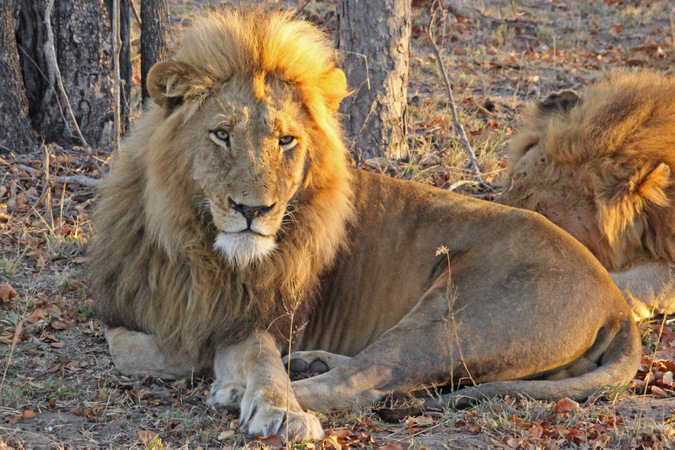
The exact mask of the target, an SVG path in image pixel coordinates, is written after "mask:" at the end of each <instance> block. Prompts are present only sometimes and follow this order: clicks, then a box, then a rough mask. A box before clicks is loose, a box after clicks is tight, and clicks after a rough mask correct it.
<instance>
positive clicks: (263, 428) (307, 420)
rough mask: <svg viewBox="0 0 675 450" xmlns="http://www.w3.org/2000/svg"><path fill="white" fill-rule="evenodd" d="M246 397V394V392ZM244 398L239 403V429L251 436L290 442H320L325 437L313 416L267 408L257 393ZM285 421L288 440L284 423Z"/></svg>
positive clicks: (299, 411) (282, 409)
mask: <svg viewBox="0 0 675 450" xmlns="http://www.w3.org/2000/svg"><path fill="white" fill-rule="evenodd" d="M247 394H248V392H247ZM247 394H245V395H244V399H243V400H242V403H241V416H240V419H239V426H240V427H241V428H242V429H243V430H245V431H246V432H247V433H248V434H251V435H254V436H272V435H277V434H278V435H281V436H282V437H286V438H287V439H288V440H289V441H296V442H297V441H305V440H316V439H321V438H323V436H324V433H323V427H322V426H321V422H320V421H319V419H317V418H316V417H315V416H313V415H311V414H309V413H306V412H304V411H302V410H298V411H288V410H287V409H286V408H281V407H278V406H270V405H268V404H266V403H268V402H266V401H265V398H264V397H263V396H262V395H261V394H260V392H257V393H254V394H252V395H250V396H249V395H247ZM287 421H288V436H285V434H286V422H287Z"/></svg>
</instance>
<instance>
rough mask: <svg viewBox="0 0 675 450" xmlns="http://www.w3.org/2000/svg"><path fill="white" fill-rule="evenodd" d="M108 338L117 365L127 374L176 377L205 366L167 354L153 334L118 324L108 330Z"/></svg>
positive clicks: (190, 373) (197, 370)
mask: <svg viewBox="0 0 675 450" xmlns="http://www.w3.org/2000/svg"><path fill="white" fill-rule="evenodd" d="M105 338H106V341H107V342H108V347H109V348H110V354H111V356H112V360H113V363H114V364H115V367H116V368H117V370H119V371H120V372H121V373H123V374H124V375H130V376H146V375H150V376H153V377H157V378H164V379H169V380H174V379H178V378H186V377H189V376H190V375H193V374H195V373H199V372H201V371H202V369H203V368H202V367H199V366H198V364H196V363H197V362H196V361H188V360H185V359H180V358H177V357H174V356H171V357H170V356H168V355H166V354H165V353H164V352H162V350H161V349H160V347H159V345H157V341H156V340H155V337H154V336H152V335H150V334H146V333H141V332H138V331H131V330H129V329H127V328H124V327H117V328H109V329H107V330H106V331H105Z"/></svg>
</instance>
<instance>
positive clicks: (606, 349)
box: [292, 266, 639, 410]
mask: <svg viewBox="0 0 675 450" xmlns="http://www.w3.org/2000/svg"><path fill="white" fill-rule="evenodd" d="M469 267H471V266H469ZM455 270H456V273H458V275H457V276H456V278H457V279H456V280H453V286H448V277H447V273H446V275H444V276H442V277H440V278H439V279H438V280H437V281H436V283H435V284H434V286H433V287H432V288H431V289H430V290H429V291H427V293H425V294H424V296H422V298H421V299H420V300H419V302H418V303H417V304H416V305H415V307H414V308H413V309H412V310H411V311H410V312H409V313H408V314H407V315H406V316H405V317H404V318H403V319H401V321H400V322H398V323H397V324H396V325H395V326H394V327H392V328H391V329H389V330H388V331H386V332H385V333H383V334H382V335H381V336H379V337H378V338H377V339H376V340H375V341H374V342H373V343H372V344H371V345H370V346H368V347H367V348H365V349H364V350H363V351H361V352H360V353H358V354H357V355H356V356H354V357H353V358H352V359H351V360H349V361H347V362H345V363H344V364H342V365H341V366H339V367H336V368H335V369H333V370H330V371H329V372H326V373H324V374H322V375H318V376H316V377H313V378H307V379H304V380H299V381H295V382H293V383H292V386H293V391H294V393H295V395H296V398H297V399H298V401H299V402H300V405H301V406H302V407H304V408H308V409H312V410H329V409H333V408H350V407H353V406H369V405H372V404H374V403H376V402H378V401H379V400H381V399H383V397H385V396H386V395H387V394H391V393H396V392H411V391H414V390H419V389H422V388H424V387H431V386H434V385H451V386H452V385H458V384H471V383H472V382H475V383H484V382H489V381H493V382H496V383H491V384H490V385H491V386H493V387H495V390H494V391H490V392H497V391H498V392H500V393H502V394H504V393H508V392H511V391H509V390H508V389H509V386H511V385H509V384H508V383H511V382H508V383H506V382H502V380H517V379H523V378H529V377H533V376H535V377H536V378H538V379H539V381H536V380H526V381H521V382H519V384H516V386H518V388H519V390H520V392H522V393H523V394H525V395H529V396H532V397H533V398H542V399H543V398H550V397H551V395H550V394H551V392H554V393H557V394H558V395H560V397H565V396H568V397H574V398H580V397H582V396H588V395H589V394H590V393H592V392H594V391H596V390H597V389H599V388H601V387H603V386H605V385H609V384H612V385H616V384H620V383H624V382H625V381H626V380H627V379H630V377H631V376H632V375H633V374H634V373H635V369H636V364H637V361H638V359H639V339H638V338H637V329H636V327H635V324H634V322H633V321H632V318H630V317H627V316H625V315H623V314H621V313H617V314H614V313H611V312H610V313H608V314H607V316H606V318H605V320H603V314H604V313H605V312H604V311H598V314H597V315H586V316H584V317H578V316H575V315H574V314H567V315H565V314H562V315H561V314H560V313H559V312H560V311H561V310H562V311H566V309H565V308H562V309H561V308H556V307H555V305H556V304H555V303H554V300H553V299H552V300H551V302H550V303H549V302H548V301H546V300H548V298H544V299H543V300H540V301H538V302H536V301H524V302H520V303H518V302H517V301H514V300H513V299H512V298H515V297H518V296H521V297H522V296H525V297H527V296H528V295H532V293H531V292H528V290H527V289H525V288H523V287H522V283H521V284H516V285H515V286H514V287H513V288H512V291H511V292H509V291H507V290H505V291H504V294H505V296H509V295H510V296H512V298H508V297H507V298H506V299H503V298H497V299H495V298H494V297H493V296H489V297H484V298H482V297H480V296H481V295H483V294H481V293H480V292H479V293H475V292H471V291H468V294H466V292H467V291H466V289H467V287H466V286H464V285H462V283H464V282H465V281H464V279H462V276H463V275H462V273H461V272H462V270H464V271H465V273H470V272H469V271H468V270H467V269H464V268H462V267H461V266H459V267H458V266H455ZM464 276H465V275H464ZM549 280H553V281H552V282H551V281H549ZM549 280H547V279H545V278H543V277H542V278H540V279H539V280H538V283H537V284H536V285H535V286H536V288H537V291H538V292H555V288H556V286H557V284H558V283H562V281H560V280H561V279H560V278H549ZM455 281H456V282H457V284H454V283H455ZM605 281H606V282H608V280H605ZM525 286H526V287H527V285H525ZM607 286H609V287H610V288H611V287H612V286H611V284H608V285H607ZM462 292H464V293H465V294H462ZM472 294H473V295H472ZM535 294H537V293H535ZM586 294H587V295H588V296H590V297H591V298H593V297H594V296H595V295H598V296H600V295H603V294H606V295H607V296H609V297H610V298H613V299H614V300H617V301H618V300H621V301H623V300H622V299H621V298H620V296H619V293H618V291H616V290H614V289H605V288H603V287H595V285H591V284H589V289H588V290H587V291H586V293H585V295H583V296H579V297H580V298H583V299H584V300H587V298H588V297H587V295H586ZM539 298H541V297H539ZM537 299H538V297H534V299H533V300H537ZM608 303H609V302H608ZM617 306H621V304H619V303H617ZM495 309H497V310H498V311H499V313H498V315H497V316H495V311H494V310H495ZM580 336H581V337H580ZM561 342H563V343H564V344H563V345H561ZM535 344H536V345H535ZM626 377H627V378H626ZM559 378H565V379H563V380H559ZM541 380H544V381H541ZM479 386H480V385H479ZM499 389H502V390H501V391H499Z"/></svg>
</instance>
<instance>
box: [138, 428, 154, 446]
mask: <svg viewBox="0 0 675 450" xmlns="http://www.w3.org/2000/svg"><path fill="white" fill-rule="evenodd" d="M137 434H138V439H140V440H141V442H142V443H143V444H144V445H146V446H147V445H148V443H149V442H150V441H152V440H153V439H155V437H156V436H157V433H155V432H153V431H148V430H138V432H137Z"/></svg>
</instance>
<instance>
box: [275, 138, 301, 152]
mask: <svg viewBox="0 0 675 450" xmlns="http://www.w3.org/2000/svg"><path fill="white" fill-rule="evenodd" d="M296 143H297V141H296V139H295V138H294V137H293V136H282V137H280V138H279V145H280V146H281V149H282V150H290V149H292V148H293V147H295V144H296Z"/></svg>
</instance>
